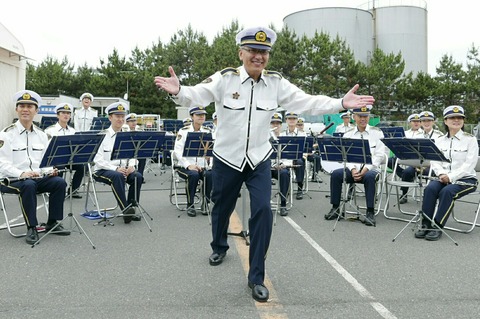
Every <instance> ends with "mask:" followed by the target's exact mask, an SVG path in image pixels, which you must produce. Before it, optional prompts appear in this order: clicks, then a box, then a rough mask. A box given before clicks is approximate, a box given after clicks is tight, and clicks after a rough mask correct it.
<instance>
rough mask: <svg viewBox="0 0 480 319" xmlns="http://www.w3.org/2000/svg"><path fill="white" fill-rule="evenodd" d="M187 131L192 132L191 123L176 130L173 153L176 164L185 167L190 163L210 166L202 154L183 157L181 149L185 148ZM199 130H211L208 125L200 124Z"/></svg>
mask: <svg viewBox="0 0 480 319" xmlns="http://www.w3.org/2000/svg"><path fill="white" fill-rule="evenodd" d="M188 132H194V130H193V125H189V126H187V127H183V128H182V129H180V131H178V134H177V139H176V141H175V147H174V153H175V157H176V158H177V160H178V166H180V167H183V168H187V167H188V166H190V165H192V164H196V165H198V166H200V167H207V168H211V164H212V163H211V162H210V163H207V162H205V158H204V157H203V156H202V157H184V156H183V150H184V148H185V142H186V140H187V135H188ZM197 132H199V131H197ZM200 132H206V133H211V130H210V129H209V128H208V127H205V126H202V127H200Z"/></svg>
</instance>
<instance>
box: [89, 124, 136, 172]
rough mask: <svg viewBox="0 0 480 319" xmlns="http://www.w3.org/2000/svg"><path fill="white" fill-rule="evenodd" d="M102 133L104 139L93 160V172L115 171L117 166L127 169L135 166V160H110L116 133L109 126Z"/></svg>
mask: <svg viewBox="0 0 480 319" xmlns="http://www.w3.org/2000/svg"><path fill="white" fill-rule="evenodd" d="M102 133H104V134H105V137H104V139H103V141H102V143H101V144H100V146H99V147H98V151H97V154H96V155H95V157H94V159H93V162H94V163H95V171H98V170H100V169H107V170H111V171H115V170H117V168H118V167H119V166H121V167H127V166H135V165H137V161H136V160H135V159H121V160H111V159H110V158H111V157H112V152H113V146H114V145H115V138H116V136H117V132H115V131H114V130H113V129H112V127H111V126H110V127H109V128H108V129H106V130H105V131H103V132H102Z"/></svg>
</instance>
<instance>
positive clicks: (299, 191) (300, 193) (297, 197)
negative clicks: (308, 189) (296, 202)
mask: <svg viewBox="0 0 480 319" xmlns="http://www.w3.org/2000/svg"><path fill="white" fill-rule="evenodd" d="M295 198H296V199H303V191H302V190H301V189H299V190H298V191H297V196H296V197H295Z"/></svg>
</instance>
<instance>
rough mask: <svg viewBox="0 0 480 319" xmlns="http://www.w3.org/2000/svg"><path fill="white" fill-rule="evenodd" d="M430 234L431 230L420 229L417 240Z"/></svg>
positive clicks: (416, 234) (416, 235)
mask: <svg viewBox="0 0 480 319" xmlns="http://www.w3.org/2000/svg"><path fill="white" fill-rule="evenodd" d="M429 232H430V230H429V229H426V228H420V229H418V230H417V231H416V232H415V238H420V239H423V238H425V236H427V234H428V233H429Z"/></svg>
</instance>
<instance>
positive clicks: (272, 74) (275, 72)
mask: <svg viewBox="0 0 480 319" xmlns="http://www.w3.org/2000/svg"><path fill="white" fill-rule="evenodd" d="M263 75H265V76H273V77H277V78H279V79H282V78H283V75H282V74H281V73H280V72H277V71H269V70H264V71H263Z"/></svg>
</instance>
